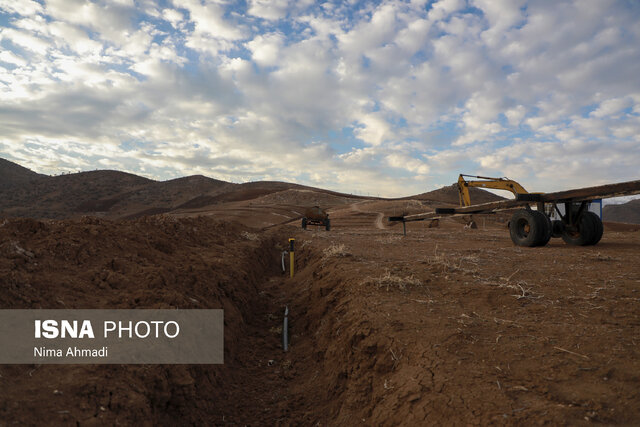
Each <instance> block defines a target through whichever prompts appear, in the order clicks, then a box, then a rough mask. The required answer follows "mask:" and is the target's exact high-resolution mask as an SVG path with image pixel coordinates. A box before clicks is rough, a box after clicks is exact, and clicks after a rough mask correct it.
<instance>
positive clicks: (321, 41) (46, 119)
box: [0, 0, 640, 196]
mask: <svg viewBox="0 0 640 427" xmlns="http://www.w3.org/2000/svg"><path fill="white" fill-rule="evenodd" d="M639 22H640V2H638V1H636V0H618V1H614V0H611V1H608V0H575V1H555V0H542V1H525V0H440V1H424V0H416V1H400V0H390V1H381V2H371V1H344V2H339V1H333V2H332V1H328V2H323V3H321V2H313V1H307V0H303V1H293V0H247V1H238V2H236V1H224V0H213V1H209V0H206V1H203V0H166V1H160V2H156V1H151V0H112V1H75V0H37V1H36V0H0V157H4V158H7V159H9V160H12V161H15V162H18V163H20V164H22V165H24V166H27V167H29V168H31V169H33V170H35V171H38V172H41V173H47V174H57V173H60V172H64V171H80V170H93V169H119V170H125V171H129V172H133V173H137V174H140V175H144V176H147V177H151V178H155V179H170V178H174V177H178V176H184V175H192V174H203V175H207V176H211V177H214V178H218V179H224V180H228V181H233V182H245V181H253V180H261V179H273V180H284V181H294V182H299V183H303V184H309V185H315V186H321V187H325V188H331V189H336V190H340V191H345V192H358V193H361V194H372V195H381V196H403V195H409V194H415V193H421V192H424V191H428V190H431V189H433V188H436V187H439V186H442V185H448V184H451V183H453V182H454V181H455V180H456V179H457V175H458V174H459V173H471V174H480V175H488V176H507V177H510V178H513V179H516V180H518V181H520V182H521V183H522V184H523V185H524V186H525V188H527V189H529V190H530V191H552V190H559V189H568V188H575V187H580V186H585V185H592V184H593V185H596V184H601V183H607V182H616V181H626V180H632V179H638V178H639V177H640V176H639V173H638V169H639V166H640V24H638V23H639Z"/></svg>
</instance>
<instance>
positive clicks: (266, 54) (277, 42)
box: [246, 33, 284, 66]
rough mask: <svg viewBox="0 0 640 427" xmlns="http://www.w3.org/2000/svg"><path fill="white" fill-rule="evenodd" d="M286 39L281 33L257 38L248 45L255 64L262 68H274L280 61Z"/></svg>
mask: <svg viewBox="0 0 640 427" xmlns="http://www.w3.org/2000/svg"><path fill="white" fill-rule="evenodd" d="M283 42H284V37H283V36H282V34H279V33H271V34H265V35H260V36H256V37H255V38H254V39H253V40H251V41H250V42H248V43H247V44H246V46H247V49H249V50H250V51H251V57H252V58H253V60H254V62H255V63H256V64H258V65H260V66H274V65H277V63H278V62H279V60H280V55H279V54H280V49H281V47H282V45H283Z"/></svg>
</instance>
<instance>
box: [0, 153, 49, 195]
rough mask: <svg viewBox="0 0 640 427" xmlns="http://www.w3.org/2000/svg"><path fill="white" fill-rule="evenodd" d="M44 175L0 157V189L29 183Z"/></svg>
mask: <svg viewBox="0 0 640 427" xmlns="http://www.w3.org/2000/svg"><path fill="white" fill-rule="evenodd" d="M45 177H46V175H40V174H39V173H35V172H34V171H32V170H31V169H27V168H25V167H23V166H20V165H18V164H16V163H13V162H10V161H9V160H5V159H1V158H0V191H2V190H5V189H8V188H12V187H16V186H21V185H29V184H31V183H33V182H36V181H38V180H40V179H42V178H45Z"/></svg>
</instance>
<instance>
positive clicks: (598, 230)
mask: <svg viewBox="0 0 640 427" xmlns="http://www.w3.org/2000/svg"><path fill="white" fill-rule="evenodd" d="M583 215H587V216H588V217H589V218H590V219H591V222H592V223H593V229H594V233H593V238H592V239H591V241H589V243H588V244H589V245H595V244H597V243H598V242H599V241H600V239H602V234H603V233H604V227H603V225H602V220H601V219H600V217H599V216H598V215H596V214H595V213H593V212H585V213H584V214H583Z"/></svg>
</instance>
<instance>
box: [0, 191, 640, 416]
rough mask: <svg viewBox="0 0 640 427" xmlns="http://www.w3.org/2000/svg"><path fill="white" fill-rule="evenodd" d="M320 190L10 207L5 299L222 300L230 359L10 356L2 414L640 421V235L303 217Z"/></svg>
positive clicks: (148, 303) (0, 300)
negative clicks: (132, 214)
mask: <svg viewBox="0 0 640 427" xmlns="http://www.w3.org/2000/svg"><path fill="white" fill-rule="evenodd" d="M294 196H295V197H294ZM307 196H308V195H304V194H297V193H295V194H293V195H292V194H289V198H287V199H286V200H285V198H282V200H281V199H280V198H279V197H278V195H271V196H269V198H267V199H264V200H262V201H261V202H255V201H252V202H238V203H236V204H230V205H228V206H227V207H226V208H225V207H215V208H209V209H208V210H207V209H204V208H203V209H200V210H192V211H188V210H184V211H182V212H181V213H179V215H177V216H172V217H168V216H156V217H145V218H141V219H136V220H131V221H107V220H97V219H92V218H84V219H80V220H61V221H47V222H40V221H33V220H5V221H2V220H0V223H2V226H1V227H0V242H2V243H0V255H1V257H0V288H1V293H0V306H1V308H98V307H99V308H133V307H140V308H169V307H179V308H224V309H225V364H224V365H218V366H214V365H210V366H209V365H203V366H191V365H182V366H171V365H121V366H108V365H87V366H74V365H69V366H55V365H42V366H38V365H36V366H34V365H28V366H26V365H25V366H23V365H17V366H7V365H4V366H0V425H11V424H13V423H14V422H17V423H19V424H36V423H39V422H42V420H47V422H49V423H52V424H76V425H86V424H90V425H95V424H125V425H126V424H133V423H137V424H149V425H150V424H157V423H163V424H203V423H205V424H209V425H486V424H498V425H523V424H525V425H530V424H539V425H545V424H547V425H588V424H592V423H599V424H604V425H634V424H638V422H640V391H638V384H639V380H640V378H639V376H640V354H639V352H638V343H639V342H640V329H639V326H640V311H639V310H638V306H639V305H638V304H639V302H640V266H639V264H638V257H639V255H640V231H638V230H637V229H636V230H633V228H631V229H629V228H625V226H620V225H612V226H608V227H606V228H605V234H604V237H603V239H602V241H601V242H600V243H599V244H598V245H596V246H592V247H573V246H568V245H566V244H564V242H562V241H561V240H558V239H553V240H552V241H551V242H550V244H549V245H548V246H546V247H543V248H520V247H516V246H514V245H513V244H512V242H511V240H510V239H509V236H508V231H507V229H506V224H505V221H506V217H504V216H497V217H487V218H483V217H477V218H475V219H476V222H477V223H478V226H479V228H478V229H464V228H463V224H464V220H463V219H459V220H453V219H447V220H441V221H440V224H439V227H437V228H428V223H426V222H417V223H410V224H408V225H407V230H408V234H407V236H403V235H402V226H401V225H395V226H391V225H389V224H388V223H387V222H386V220H385V217H386V216H388V215H391V214H396V215H399V214H401V213H403V212H404V213H406V211H407V210H413V211H419V210H421V209H425V208H428V207H429V204H428V202H425V201H416V200H414V201H402V202H401V201H394V202H386V201H371V202H366V201H365V202H363V201H355V202H354V201H348V200H347V201H344V200H343V201H341V202H339V203H338V202H336V203H335V204H334V205H333V207H332V209H331V220H332V230H331V231H330V232H326V231H324V230H323V229H320V228H318V229H315V227H310V230H307V231H303V230H301V229H300V224H299V222H298V219H297V215H298V213H299V212H301V210H300V209H302V207H303V206H302V205H301V203H303V202H302V199H301V200H296V199H295V198H296V197H301V198H305V199H304V203H307V202H308V201H307V200H306V198H307ZM197 215H204V216H201V217H195V216H197ZM206 215H209V216H206ZM229 219H233V220H234V221H236V222H229ZM289 220H291V221H292V222H291V223H290V224H285V223H286V222H287V221H289ZM240 223H242V224H243V225H240ZM278 224H284V225H278ZM289 237H295V238H296V248H297V250H296V275H295V277H294V278H292V279H291V278H289V277H288V275H284V274H282V271H281V269H280V265H279V264H280V254H281V251H282V250H283V249H284V248H285V247H286V243H287V238H289ZM285 305H286V306H288V307H289V310H290V330H291V337H290V341H291V348H290V351H289V352H287V353H284V352H283V351H282V347H281V332H282V329H281V326H282V314H283V311H284V307H285Z"/></svg>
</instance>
